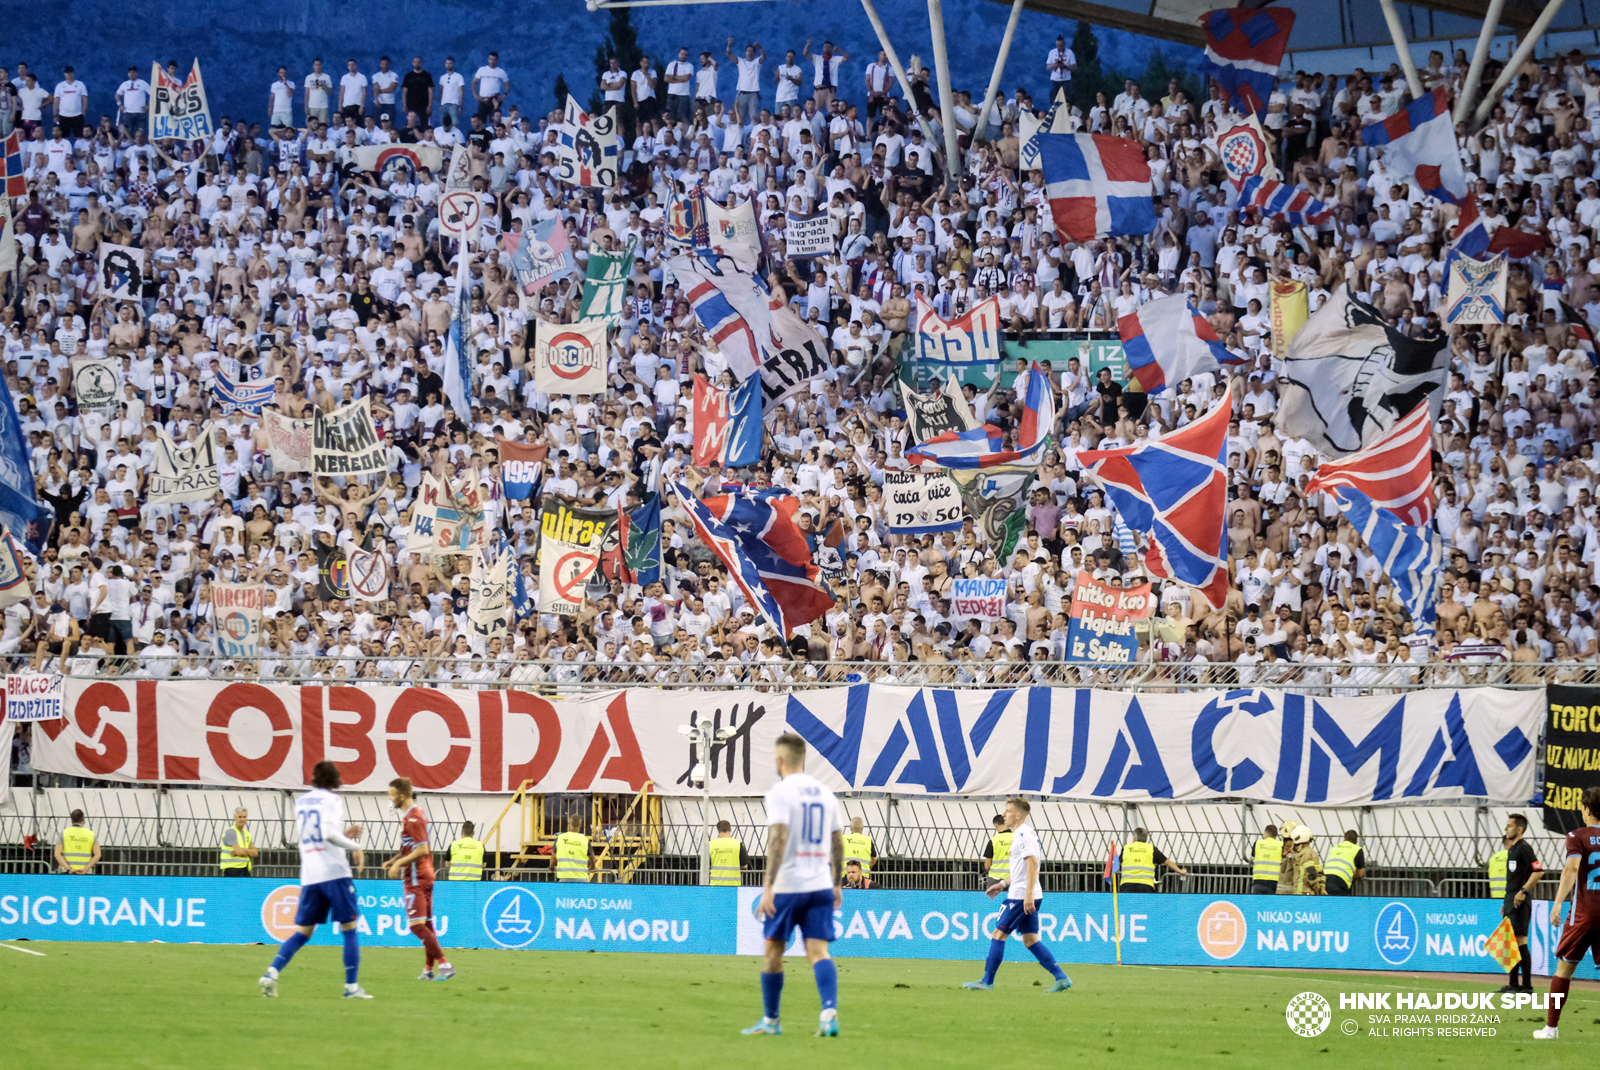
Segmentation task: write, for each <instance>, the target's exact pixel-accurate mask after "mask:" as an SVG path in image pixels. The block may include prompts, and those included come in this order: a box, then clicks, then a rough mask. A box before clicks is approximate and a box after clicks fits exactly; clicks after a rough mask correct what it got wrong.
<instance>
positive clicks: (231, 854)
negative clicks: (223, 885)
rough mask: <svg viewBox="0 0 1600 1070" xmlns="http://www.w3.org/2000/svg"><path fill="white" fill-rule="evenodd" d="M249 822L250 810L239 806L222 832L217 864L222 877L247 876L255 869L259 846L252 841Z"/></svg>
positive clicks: (259, 850) (259, 851) (259, 852)
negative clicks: (219, 858) (220, 856)
mask: <svg viewBox="0 0 1600 1070" xmlns="http://www.w3.org/2000/svg"><path fill="white" fill-rule="evenodd" d="M249 823H250V812H249V811H248V810H246V809H245V808H244V807H242V806H241V807H239V809H237V810H235V811H234V812H233V824H231V825H229V826H228V831H227V832H224V833H223V834H222V858H221V860H220V861H219V862H218V863H217V864H218V865H220V866H221V867H222V875H223V876H224V877H248V876H250V875H251V873H252V872H254V870H255V864H256V859H257V858H259V857H260V856H261V848H259V847H257V846H255V844H254V842H253V840H254V837H253V836H251V835H250V829H249V827H248V826H249Z"/></svg>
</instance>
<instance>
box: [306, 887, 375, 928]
mask: <svg viewBox="0 0 1600 1070" xmlns="http://www.w3.org/2000/svg"><path fill="white" fill-rule="evenodd" d="M330 913H331V914H332V915H333V920H334V921H337V922H339V923H341V924H343V923H345V922H351V921H355V920H356V919H357V918H359V917H361V908H360V907H359V906H357V905H356V882H355V881H353V880H351V879H350V878H349V877H341V878H340V879H338V880H335V881H322V882H321V883H319V884H306V885H302V886H301V888H300V906H299V908H298V909H297V910H296V911H295V912H294V923H295V924H296V925H321V924H322V923H323V922H325V921H327V920H328V915H329V914H330Z"/></svg>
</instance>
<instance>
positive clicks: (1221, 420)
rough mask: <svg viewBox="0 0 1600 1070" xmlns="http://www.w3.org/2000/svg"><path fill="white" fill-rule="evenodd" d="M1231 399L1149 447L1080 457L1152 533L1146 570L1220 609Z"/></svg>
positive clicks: (1135, 524) (1123, 509) (1138, 526)
mask: <svg viewBox="0 0 1600 1070" xmlns="http://www.w3.org/2000/svg"><path fill="white" fill-rule="evenodd" d="M1232 417H1233V406H1232V405H1231V404H1229V403H1228V401H1227V400H1226V399H1224V400H1223V401H1221V402H1218V403H1217V405H1216V406H1215V407H1214V408H1213V409H1212V410H1211V411H1210V412H1208V413H1206V414H1205V415H1204V416H1202V417H1200V418H1199V419H1198V420H1196V421H1195V422H1194V423H1192V424H1189V425H1188V426H1187V427H1184V428H1182V429H1181V430H1178V431H1174V432H1173V433H1172V434H1170V435H1163V436H1162V437H1161V438H1159V439H1156V440H1154V441H1150V442H1146V443H1145V444H1144V445H1142V446H1124V447H1122V448H1120V449H1113V450H1082V451H1080V452H1079V453H1078V460H1079V462H1080V463H1081V464H1082V465H1083V467H1084V469H1085V470H1086V471H1087V472H1088V474H1089V476H1090V477H1091V478H1092V479H1093V480H1094V481H1095V482H1096V483H1098V484H1100V486H1101V487H1103V488H1105V492H1106V494H1107V496H1108V497H1110V499H1111V502H1112V504H1113V505H1115V506H1116V507H1117V512H1119V513H1121V514H1122V517H1123V519H1124V520H1126V521H1127V522H1128V526H1129V527H1131V528H1133V529H1134V530H1135V531H1142V532H1144V533H1145V535H1146V536H1147V537H1148V545H1147V546H1146V548H1145V555H1144V565H1145V569H1146V570H1147V571H1148V572H1149V573H1150V575H1152V576H1156V577H1159V578H1161V579H1167V580H1172V581H1174V582H1177V583H1184V584H1188V585H1189V586H1191V587H1196V588H1198V589H1199V591H1200V593H1201V594H1202V595H1203V596H1204V597H1205V599H1206V601H1208V602H1210V603H1211V605H1212V606H1213V607H1216V608H1220V607H1221V606H1222V605H1223V603H1224V602H1225V601H1226V600H1227V597H1228V556H1227V542H1226V536H1225V528H1226V526H1227V519H1226V514H1227V505H1228V475H1227V471H1228V470H1227V465H1226V456H1225V454H1224V451H1225V450H1226V449H1227V439H1228V421H1229V420H1230V419H1232Z"/></svg>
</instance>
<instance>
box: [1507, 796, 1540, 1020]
mask: <svg viewBox="0 0 1600 1070" xmlns="http://www.w3.org/2000/svg"><path fill="white" fill-rule="evenodd" d="M1527 837H1528V819H1527V818H1526V817H1524V816H1523V815H1522V814H1512V815H1511V816H1510V817H1508V818H1506V830H1505V839H1506V894H1505V902H1504V903H1502V904H1501V905H1500V916H1501V917H1503V918H1510V919H1511V931H1512V932H1513V933H1515V934H1516V937H1517V950H1518V951H1520V952H1522V960H1521V961H1520V962H1518V963H1517V964H1516V965H1515V966H1513V967H1512V968H1511V971H1510V973H1509V974H1508V975H1507V981H1506V984H1505V985H1504V986H1503V987H1502V988H1501V989H1500V991H1502V992H1532V991H1533V967H1532V965H1531V962H1532V958H1533V956H1532V955H1530V954H1529V953H1528V922H1529V920H1530V919H1531V918H1532V917H1533V886H1534V885H1535V884H1538V883H1539V878H1540V877H1543V876H1544V865H1543V864H1542V863H1541V862H1540V861H1539V856H1538V855H1536V854H1534V853H1533V845H1532V844H1530V843H1529V842H1528V839H1527ZM1519 972H1520V973H1521V975H1522V976H1521V979H1520V980H1519V979H1518V976H1517V975H1518V973H1519Z"/></svg>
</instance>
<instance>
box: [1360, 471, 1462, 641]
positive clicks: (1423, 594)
mask: <svg viewBox="0 0 1600 1070" xmlns="http://www.w3.org/2000/svg"><path fill="white" fill-rule="evenodd" d="M1334 496H1335V497H1336V498H1337V499H1338V502H1339V508H1340V509H1341V510H1343V512H1344V515H1345V518H1346V519H1347V520H1349V521H1350V523H1351V525H1353V526H1354V527H1355V529H1356V530H1357V531H1359V532H1360V533H1361V537H1362V539H1364V540H1366V544H1367V546H1368V547H1369V548H1370V549H1371V550H1372V553H1373V556H1374V557H1376V558H1377V559H1378V563H1379V564H1380V565H1381V566H1382V567H1383V571H1384V572H1386V573H1388V574H1389V578H1390V579H1391V580H1393V581H1394V590H1395V595H1396V597H1398V598H1399V599H1400V604H1401V605H1403V606H1405V607H1406V612H1407V613H1410V614H1411V619H1412V621H1413V622H1414V623H1415V624H1416V628H1417V632H1418V633H1419V634H1424V635H1431V634H1432V633H1433V630H1434V624H1435V623H1436V622H1437V621H1438V619H1439V614H1438V604H1439V588H1440V585H1441V584H1442V583H1443V582H1444V540H1443V539H1441V538H1440V537H1439V532H1438V531H1437V530H1435V529H1434V527H1433V525H1431V524H1429V525H1428V526H1426V527H1414V526H1412V525H1410V524H1405V523H1402V522H1401V521H1400V518H1399V517H1397V516H1395V515H1394V514H1393V513H1391V512H1390V511H1389V510H1387V509H1380V508H1378V507H1377V506H1376V505H1374V504H1373V502H1372V499H1371V498H1369V497H1367V496H1366V495H1365V494H1363V493H1361V492H1360V491H1359V490H1356V489H1355V488H1354V487H1339V488H1337V489H1336V490H1335V491H1334Z"/></svg>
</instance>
